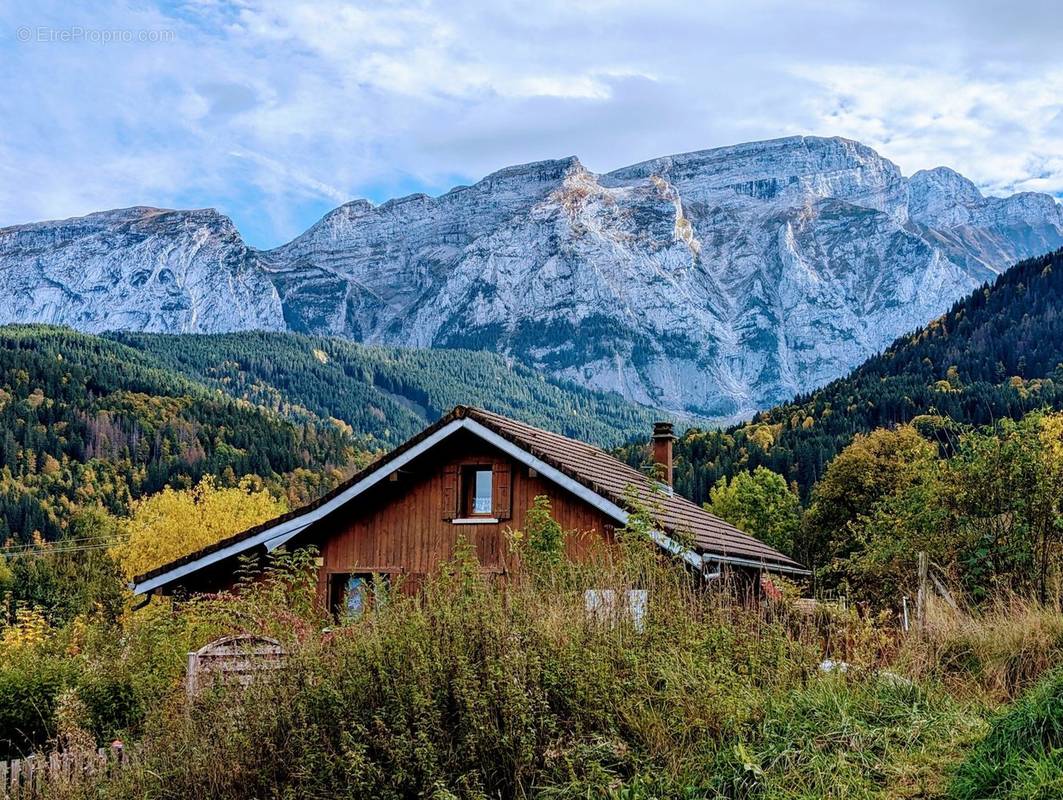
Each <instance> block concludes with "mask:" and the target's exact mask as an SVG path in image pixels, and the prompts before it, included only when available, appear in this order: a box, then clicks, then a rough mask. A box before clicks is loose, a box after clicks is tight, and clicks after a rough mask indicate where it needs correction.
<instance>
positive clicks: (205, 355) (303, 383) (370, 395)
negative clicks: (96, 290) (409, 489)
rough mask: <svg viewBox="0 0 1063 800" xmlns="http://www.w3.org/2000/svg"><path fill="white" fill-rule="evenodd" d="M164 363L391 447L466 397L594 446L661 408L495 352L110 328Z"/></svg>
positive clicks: (638, 426)
mask: <svg viewBox="0 0 1063 800" xmlns="http://www.w3.org/2000/svg"><path fill="white" fill-rule="evenodd" d="M108 335H109V336H110V337H112V338H113V339H115V340H116V341H119V342H121V343H123V344H126V345H129V346H130V347H135V348H137V349H139V350H141V351H143V352H145V353H149V354H150V355H151V356H152V357H153V358H155V359H157V360H158V362H159V363H162V364H165V365H166V367H167V368H169V369H172V370H175V371H177V372H180V373H183V374H185V375H188V376H190V377H192V378H194V379H195V380H197V381H202V382H204V383H206V384H208V385H210V386H214V387H217V388H220V389H223V390H224V391H226V392H228V393H230V394H232V395H233V396H235V397H239V398H242V399H246V400H249V401H251V402H253V403H255V404H256V405H262V406H265V407H267V408H270V409H273V410H275V411H277V412H278V413H281V414H284V415H286V416H290V417H293V418H295V419H301V418H302V417H303V416H305V414H306V413H307V412H309V413H310V414H311V415H316V416H319V417H335V418H337V419H341V420H343V421H344V422H346V423H348V424H350V425H351V426H352V427H353V428H354V430H355V431H357V432H358V433H359V434H364V435H367V436H371V437H373V438H375V439H376V440H379V442H380V443H381V444H382V445H383V446H392V445H395V444H398V443H399V442H401V441H403V440H405V439H407V438H408V437H410V436H412V435H413V434H415V433H416V432H417V431H419V430H421V429H422V428H423V427H424V426H425V425H427V424H428V423H429V422H434V421H435V420H436V419H438V418H439V417H440V416H442V415H443V414H444V413H446V412H447V411H448V410H449V409H450V408H452V407H453V406H455V405H458V404H459V403H461V404H466V405H475V406H481V407H483V408H487V409H489V410H491V411H495V412H498V413H500V414H506V415H508V416H512V417H515V418H517V419H520V420H522V421H524V422H527V423H530V424H532V425H537V426H539V427H543V428H549V429H551V430H556V431H558V432H559V433H563V434H565V435H567V436H572V437H574V438H577V439H581V440H583V441H587V442H593V443H595V444H600V445H606V446H615V445H618V444H620V443H621V442H623V441H625V440H627V439H629V438H632V437H635V436H641V437H643V438H645V437H646V436H647V435H648V433H649V431H650V430H651V428H652V427H653V426H652V423H653V420H654V418H655V414H654V412H653V411H652V410H650V409H647V408H644V407H642V406H636V405H633V404H631V403H628V402H626V401H625V400H624V399H623V398H621V397H620V396H619V395H616V394H605V393H602V392H594V391H590V390H588V389H584V388H581V387H579V386H576V385H575V384H569V383H564V382H560V381H557V380H554V379H552V378H550V377H548V376H546V375H544V374H543V373H541V372H538V371H536V370H532V369H530V368H528V367H527V366H525V365H524V364H522V363H520V362H515V361H512V360H510V359H507V358H505V357H503V356H500V355H497V354H495V353H488V352H483V351H468V350H418V349H401V348H394V347H366V346H363V345H359V344H355V343H352V342H349V341H345V340H343V339H336V338H328V337H313V336H302V335H299V334H290V333H232V334H220V335H211V336H204V335H178V336H173V335H169V336H168V335H159V334H155V335H152V334H130V333H123V334H108Z"/></svg>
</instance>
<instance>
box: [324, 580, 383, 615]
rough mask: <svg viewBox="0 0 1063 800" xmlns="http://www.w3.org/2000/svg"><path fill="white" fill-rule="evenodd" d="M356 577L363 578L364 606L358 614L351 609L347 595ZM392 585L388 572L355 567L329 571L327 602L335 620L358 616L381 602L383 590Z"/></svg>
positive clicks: (326, 588)
mask: <svg viewBox="0 0 1063 800" xmlns="http://www.w3.org/2000/svg"><path fill="white" fill-rule="evenodd" d="M355 578H358V579H360V580H361V582H362V583H361V587H362V588H361V591H362V608H361V611H359V612H358V613H357V614H353V613H352V612H351V611H350V608H349V606H348V601H347V595H348V592H349V591H350V584H351V581H352V580H353V579H355ZM390 587H391V575H390V573H387V572H378V571H369V570H358V569H353V570H350V571H345V570H336V571H335V572H329V573H328V582H327V584H326V586H325V591H326V597H325V599H326V602H327V604H328V612H329V615H330V616H331V617H332V618H333V619H335V620H342V619H344V618H347V617H353V618H356V617H358V616H361V615H362V614H364V613H365V612H366V611H368V610H369V609H371V608H373V606H374V605H376V603H378V602H380V599H381V598H380V593H381V590H385V591H386V590H387V589H389V588H390Z"/></svg>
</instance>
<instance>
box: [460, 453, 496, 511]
mask: <svg viewBox="0 0 1063 800" xmlns="http://www.w3.org/2000/svg"><path fill="white" fill-rule="evenodd" d="M481 473H486V474H487V502H488V508H487V510H486V511H477V510H476V497H477V495H476V490H477V488H478V487H477V482H478V481H477V476H478V475H480V474H481ZM458 477H459V481H458V482H459V488H460V490H461V508H460V509H459V512H460V513H459V514H458V517H459V518H460V519H487V518H492V517H494V513H495V474H494V465H493V464H481V463H476V464H464V465H462V468H461V472H460V473H459V474H458Z"/></svg>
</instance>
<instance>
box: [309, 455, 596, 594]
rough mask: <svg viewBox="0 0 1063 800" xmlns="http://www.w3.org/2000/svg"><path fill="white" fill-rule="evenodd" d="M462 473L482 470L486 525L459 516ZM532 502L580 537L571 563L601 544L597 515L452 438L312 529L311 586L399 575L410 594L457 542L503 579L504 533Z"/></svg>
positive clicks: (506, 460) (510, 463)
mask: <svg viewBox="0 0 1063 800" xmlns="http://www.w3.org/2000/svg"><path fill="white" fill-rule="evenodd" d="M470 465H474V466H482V467H487V466H490V469H491V473H492V514H491V517H490V518H485V519H467V518H462V516H461V514H462V511H461V507H462V500H461V474H462V470H463V468H466V467H469V466H470ZM537 495H546V496H548V497H550V500H551V504H552V507H553V513H554V517H555V518H556V519H557V521H558V522H559V523H560V524H561V526H562V527H563V528H565V529H566V530H572V531H579V532H581V535H580V536H578V537H573V540H572V541H571V542H570V545H569V549H570V551H571V553H572V555H578V552H579V551H583V550H585V549H586V548H587V547H588V546H590V543H591V540H592V539H597V540H599V541H600V540H601V539H602V538H603V537H606V536H607V534H606V530H607V526H609V527H611V525H612V521H611V520H609V519H607V518H605V517H604V516H603V515H602V513H601V512H600V511H598V510H597V509H595V508H593V507H592V506H590V505H589V504H587V503H586V502H584V501H583V500H580V499H579V498H577V497H575V496H574V495H571V494H570V493H568V492H567V491H565V490H564V489H562V488H561V487H559V486H557V485H556V484H553V483H552V482H550V481H548V480H546V479H545V478H543V477H542V476H540V475H538V474H536V473H534V472H533V471H530V470H529V469H528V468H527V467H526V466H524V465H523V464H520V463H518V462H516V461H514V460H513V459H512V458H511V457H510V456H509V455H507V454H505V453H503V452H501V451H500V450H497V449H495V448H494V447H492V446H491V445H489V444H488V443H486V442H483V441H481V440H479V439H476V438H474V437H472V436H463V437H455V440H454V441H452V442H451V441H448V442H446V443H444V444H441V445H440V446H438V447H437V448H434V449H433V451H431V452H430V453H427V454H425V455H424V456H423V457H421V458H419V459H418V460H417V461H416V462H413V463H411V464H410V465H408V466H407V467H406V468H404V469H403V470H402V473H401V475H400V476H399V478H398V480H395V481H386V482H383V483H381V484H379V485H378V487H376V488H375V489H374V491H373V492H372V493H370V494H367V495H366V496H365V497H363V498H359V499H358V501H356V502H352V503H351V504H350V505H349V506H347V507H345V508H343V509H341V510H340V511H339V512H337V513H336V514H334V515H332V516H331V517H330V518H329V519H328V520H327V521H325V522H324V523H323V524H321V525H319V526H317V527H316V530H315V531H314V533H313V536H312V537H311V538H312V539H313V540H314V543H316V544H317V546H318V547H319V549H320V552H321V556H322V561H323V565H322V567H321V577H320V581H319V586H321V587H325V586H327V581H328V576H329V575H334V574H343V573H352V574H353V573H363V572H369V573H372V572H376V573H386V574H402V575H405V576H408V578H409V579H410V586H416V585H418V584H419V583H420V581H421V579H422V578H423V576H425V575H427V574H429V573H431V572H433V571H434V570H436V569H437V568H438V567H439V566H440V565H441V564H443V563H444V562H446V561H447V560H448V559H449V558H451V556H452V555H453V552H454V548H455V546H456V545H457V543H458V541H460V540H462V539H464V540H465V541H467V542H468V543H469V544H470V545H472V546H473V548H474V549H475V551H476V554H477V558H478V559H479V561H480V564H481V565H482V567H483V569H484V570H485V571H488V572H496V573H505V572H506V569H507V566H506V565H507V547H508V545H507V537H506V531H507V529H514V530H517V529H520V528H522V527H523V525H524V524H525V520H526V515H527V512H528V510H529V509H530V508H531V507H532V505H533V503H534V500H535V497H536V496H537ZM322 591H325V589H324V588H322Z"/></svg>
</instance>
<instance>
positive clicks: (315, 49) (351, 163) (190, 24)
mask: <svg viewBox="0 0 1063 800" xmlns="http://www.w3.org/2000/svg"><path fill="white" fill-rule="evenodd" d="M79 27H80V28H82V29H83V30H89V31H117V32H128V34H129V37H130V39H131V40H130V41H111V42H109V43H104V42H101V41H95V42H93V41H86V40H85V39H84V37H83V38H82V39H81V40H62V39H61V38H60V39H56V38H55V37H54V36H52V34H53V33H55V32H59V33H62V32H64V31H72V30H74V29H75V28H79ZM1061 27H1063V24H1061V21H1060V15H1059V12H1058V5H1057V3H1056V0H1051V2H1041V1H1039V0H1013V2H1008V3H1003V2H995V1H994V0H974V1H973V2H972V0H945V1H944V2H939V3H934V4H927V3H925V2H914V0H912V1H909V0H903V1H902V2H894V3H892V4H890V5H889V6H887V5H886V4H881V3H878V2H873V1H872V0H850V2H842V3H839V2H833V1H832V2H827V0H819V1H818V2H817V0H808V1H807V2H803V3H801V4H792V3H784V2H774V1H773V0H747V2H742V3H739V2H732V1H731V0H717V2H712V3H687V2H663V3H658V4H653V5H652V7H650V6H649V5H647V4H642V3H635V2H620V1H619V0H597V1H596V2H590V3H585V4H573V3H570V2H559V1H556V0H538V2H534V3H532V2H509V3H505V2H498V3H492V4H483V3H478V2H477V3H473V2H464V1H463V0H450V1H449V2H433V1H432V0H390V2H380V1H379V0H378V1H376V2H355V3H348V2H339V1H338V0H320V1H319V2H309V0H286V1H284V2H282V0H233V2H223V1H222V0H192V1H191V2H183V3H179V4H171V5H167V4H162V3H160V4H158V5H152V4H151V3H145V2H137V3H133V2H132V0H130V2H123V0H105V1H104V2H102V3H100V4H94V8H93V9H91V10H88V9H83V8H79V7H73V6H72V5H71V4H68V3H60V2H53V1H51V0H45V2H42V3H38V4H37V5H35V6H34V7H33V8H32V9H31V8H30V7H28V6H26V7H23V8H22V9H15V8H7V9H4V10H0V54H2V56H3V58H4V64H5V69H4V70H2V71H0V114H2V119H3V120H4V125H3V126H0V162H2V165H3V166H0V177H2V180H0V224H11V223H16V222H23V221H29V220H33V219H41V218H56V217H64V216H71V215H75V214H81V213H86V212H89V211H92V210H97V209H101V208H109V207H115V206H127V205H134V204H152V205H163V206H174V207H183V206H189V207H202V206H216V207H218V208H220V209H221V210H222V211H224V212H225V213H228V214H230V215H231V216H233V218H234V219H235V220H236V223H237V225H238V227H239V228H240V230H241V231H242V232H243V233H244V234H245V236H246V237H247V238H248V239H249V241H251V242H252V243H254V244H258V245H262V246H268V245H275V244H278V243H280V242H282V241H284V240H286V239H287V238H290V237H291V236H294V235H296V234H297V233H299V232H300V231H301V230H303V229H305V228H306V227H307V226H308V225H309V224H310V223H312V222H313V221H314V220H315V219H316V218H317V217H319V216H321V214H323V213H325V212H326V211H327V210H328V209H330V208H331V207H333V206H335V205H336V204H337V203H339V202H342V201H343V200H346V199H352V198H354V197H358V196H366V195H368V196H369V197H370V199H373V200H376V201H380V200H384V199H386V198H387V197H388V196H391V195H392V194H399V193H407V192H410V191H414V190H424V191H428V192H440V191H444V190H446V189H447V188H449V187H450V186H451V185H452V184H453V183H455V182H463V183H467V182H471V181H474V180H476V179H478V178H480V177H482V176H483V175H484V174H486V173H488V172H490V171H493V170H495V169H498V168H500V167H503V166H506V165H509V164H512V163H519V162H524V161H532V160H538V159H542V158H551V157H561V156H566V155H577V156H579V157H580V158H581V160H583V162H584V163H585V164H587V165H588V166H589V167H590V168H592V169H597V170H607V169H613V168H616V167H619V166H622V165H624V164H628V163H632V162H636V161H641V160H644V159H647V158H651V157H653V156H657V155H662V154H666V153H673V152H681V151H686V150H695V149H702V148H707V147H714V146H722V145H727V144H733V143H735V142H739V141H749V140H751V139H759V138H771V137H774V136H780V135H788V134H795V133H811V134H820V135H842V136H848V137H850V138H855V139H860V140H862V141H865V142H866V143H868V144H870V145H871V146H873V147H875V148H876V149H878V150H879V151H880V152H881V153H882V154H883V155H886V156H887V157H890V158H892V159H893V160H894V161H896V162H897V163H898V164H899V165H900V166H901V168H902V169H903V170H904V171H905V172H906V173H909V174H910V173H911V172H913V171H915V170H917V169H920V168H924V167H929V166H936V165H938V164H946V165H949V166H952V167H954V168H955V169H957V170H958V171H960V172H962V173H964V174H966V175H968V176H969V177H971V178H972V179H973V180H975V181H976V182H977V183H978V184H979V185H981V186H982V187H983V188H984V189H986V190H988V191H992V192H1007V191H1013V190H1017V189H1037V190H1040V191H1048V192H1053V193H1056V194H1061V193H1063V156H1061V155H1060V154H1063V117H1061V115H1060V103H1059V100H1058V98H1059V97H1061V96H1063V71H1061V70H1063V60H1061V58H1060V57H1059V56H1058V40H1059V36H1060V34H1061V33H1063V30H1061ZM23 29H27V30H30V31H31V32H32V33H33V36H31V37H30V41H19V36H20V31H22V30H23ZM41 30H43V31H44V32H45V34H46V35H45V37H44V40H43V41H40V40H38V37H37V35H36V34H37V32H38V31H41ZM145 32H146V34H150V35H145ZM160 32H162V33H168V34H169V35H168V36H165V37H160V36H159V35H158V34H159V33H160ZM49 36H51V37H52V38H49Z"/></svg>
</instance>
